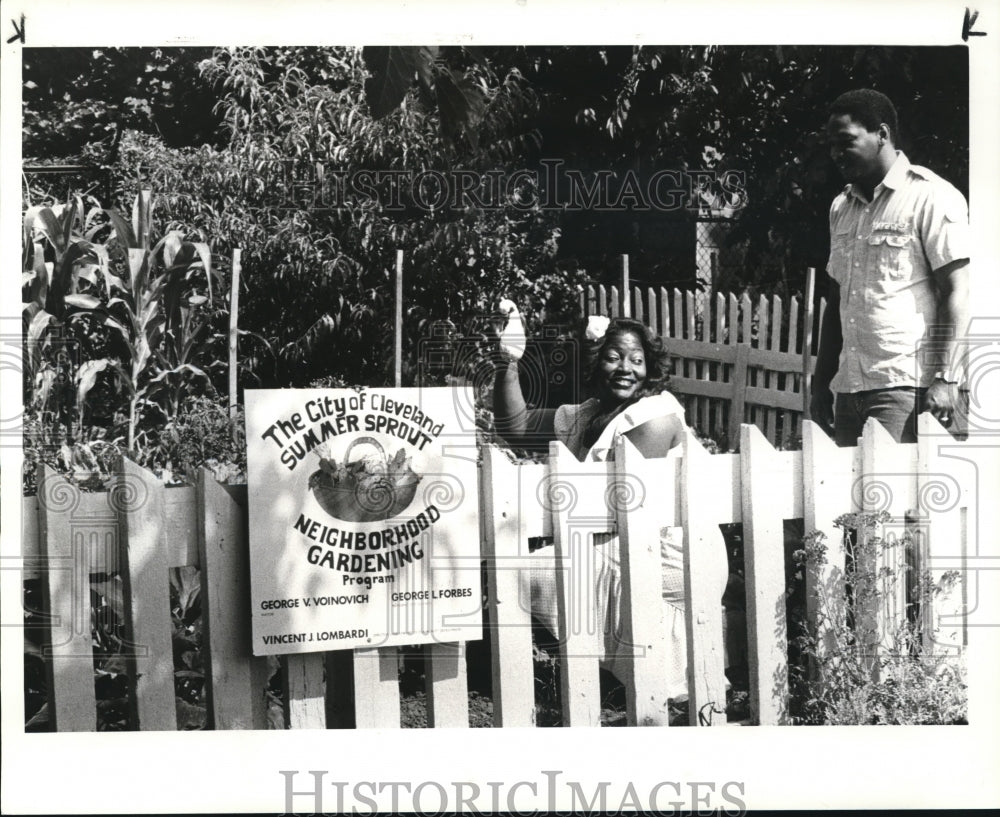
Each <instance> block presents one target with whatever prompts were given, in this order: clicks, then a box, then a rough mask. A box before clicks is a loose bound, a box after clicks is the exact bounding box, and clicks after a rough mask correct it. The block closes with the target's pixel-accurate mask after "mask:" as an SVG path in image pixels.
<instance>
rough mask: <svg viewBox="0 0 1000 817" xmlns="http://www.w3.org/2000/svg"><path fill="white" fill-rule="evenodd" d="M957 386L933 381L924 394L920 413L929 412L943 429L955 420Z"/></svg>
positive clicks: (957, 404) (957, 403)
mask: <svg viewBox="0 0 1000 817" xmlns="http://www.w3.org/2000/svg"><path fill="white" fill-rule="evenodd" d="M958 406H959V402H958V384H957V383H946V382H945V381H943V380H935V381H934V382H933V383H931V385H930V386H929V387H928V388H927V391H926V392H924V404H923V406H922V407H921V410H922V411H929V412H930V413H931V414H933V415H934V417H935V418H936V419H937V421H938V422H939V423H941V425H943V426H944V427H945V428H947V427H948V426H950V425H951V424H952V423H953V422H954V420H955V412H956V411H957V410H958Z"/></svg>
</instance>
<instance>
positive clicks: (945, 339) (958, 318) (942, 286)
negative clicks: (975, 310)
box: [923, 258, 969, 425]
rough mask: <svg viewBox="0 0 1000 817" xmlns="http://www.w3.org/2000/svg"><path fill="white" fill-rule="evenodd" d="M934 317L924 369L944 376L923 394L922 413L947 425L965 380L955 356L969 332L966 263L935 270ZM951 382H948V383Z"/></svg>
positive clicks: (967, 270) (955, 407)
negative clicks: (935, 306)
mask: <svg viewBox="0 0 1000 817" xmlns="http://www.w3.org/2000/svg"><path fill="white" fill-rule="evenodd" d="M933 275H934V286H935V289H936V291H937V315H936V319H935V322H934V326H933V327H932V330H931V332H930V333H929V346H930V348H929V349H928V354H927V355H925V357H924V360H925V368H929V367H933V369H934V371H935V372H943V373H946V375H947V376H946V378H945V379H935V380H934V382H933V383H931V385H930V387H929V388H928V389H927V391H926V392H925V394H924V404H923V410H924V411H929V412H930V413H931V414H933V415H934V416H935V417H936V418H937V419H938V420H939V421H941V423H942V424H944V425H949V424H950V423H951V421H952V418H953V417H954V412H955V410H956V409H957V408H958V405H959V404H958V384H959V383H963V382H964V380H965V377H964V374H965V363H966V362H965V361H964V360H960V359H959V357H960V355H957V354H956V352H957V351H958V348H959V343H960V341H961V339H962V338H964V337H965V335H966V333H967V332H968V328H969V259H968V258H961V259H959V260H957V261H952V262H951V263H950V264H946V265H945V266H943V267H941V268H940V269H936V270H934V273H933ZM949 381H950V382H949Z"/></svg>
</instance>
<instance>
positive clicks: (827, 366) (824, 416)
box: [809, 280, 844, 435]
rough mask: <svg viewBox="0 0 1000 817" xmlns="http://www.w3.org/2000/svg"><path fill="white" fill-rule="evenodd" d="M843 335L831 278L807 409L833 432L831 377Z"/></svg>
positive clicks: (837, 293)
mask: <svg viewBox="0 0 1000 817" xmlns="http://www.w3.org/2000/svg"><path fill="white" fill-rule="evenodd" d="M843 345H844V337H843V334H842V333H841V328H840V285H839V284H837V282H836V281H833V280H831V281H830V289H829V292H828V294H827V299H826V311H825V312H824V313H823V325H822V326H821V327H820V330H819V350H818V351H817V353H816V371H815V372H814V373H813V379H812V395H811V398H810V401H809V411H810V413H811V414H812V419H813V422H815V423H818V424H819V426H820V428H822V429H823V430H824V431H825V432H826V433H827V434H830V435H832V434H833V392H831V391H830V381H832V380H833V376H834V375H835V374H836V373H837V367H838V365H839V361H840V349H841V347H842V346H843Z"/></svg>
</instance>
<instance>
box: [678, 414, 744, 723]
mask: <svg viewBox="0 0 1000 817" xmlns="http://www.w3.org/2000/svg"><path fill="white" fill-rule="evenodd" d="M683 455H684V456H683V460H682V464H681V511H682V513H681V524H682V525H683V527H684V595H685V597H686V598H687V615H686V616H685V627H686V629H687V651H688V655H687V661H688V694H689V702H688V713H689V720H690V722H691V724H692V725H699V724H701V725H705V726H725V725H726V715H725V710H726V688H725V674H724V667H723V664H724V659H723V653H724V651H723V646H722V604H721V600H720V599H719V598H718V597H717V595H716V594H715V592H714V590H712V589H710V588H707V587H705V586H704V584H702V583H701V582H698V581H697V579H696V577H698V576H705V575H711V572H712V570H713V569H714V565H715V561H714V560H713V559H712V558H711V556H710V552H711V549H712V548H720V547H722V546H723V545H722V533H721V532H720V530H719V522H720V520H718V518H717V514H716V513H715V511H716V507H715V505H714V503H709V502H706V501H705V497H709V496H715V497H718V496H725V495H726V494H727V493H728V494H730V495H731V494H733V493H736V494H739V484H738V483H736V484H733V480H732V477H733V472H732V470H731V467H730V468H729V469H725V468H724V467H719V466H725V465H729V463H725V462H723V461H722V459H720V458H717V457H712V455H711V454H709V453H708V452H707V451H706V450H705V449H704V447H703V446H702V445H701V443H700V442H698V439H697V438H696V437H695V436H694V434H693V433H692V432H691V431H690V430H688V431H686V432H685V434H684V441H683ZM723 459H725V460H728V459H729V458H728V457H725V456H723ZM713 460H715V461H716V462H718V465H717V464H716V462H713Z"/></svg>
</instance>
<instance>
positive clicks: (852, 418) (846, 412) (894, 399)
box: [833, 386, 968, 448]
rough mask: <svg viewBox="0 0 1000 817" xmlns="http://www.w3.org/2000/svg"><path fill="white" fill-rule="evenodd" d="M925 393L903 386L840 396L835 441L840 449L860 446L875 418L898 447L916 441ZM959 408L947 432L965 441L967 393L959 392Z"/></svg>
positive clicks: (835, 412)
mask: <svg viewBox="0 0 1000 817" xmlns="http://www.w3.org/2000/svg"><path fill="white" fill-rule="evenodd" d="M926 391H927V390H926V389H918V388H913V387H910V386H900V387H897V388H892V389H873V390H871V391H859V392H853V393H850V394H838V395H837V400H836V403H835V405H834V423H833V426H834V429H833V430H834V439H835V440H836V443H837V445H838V446H840V447H841V448H843V447H846V446H852V445H857V444H858V437H860V436H861V432H862V429H863V428H864V425H865V421H866V420H867V419H868V418H869V417H874V418H875V419H876V420H878V421H879V422H880V423H882V426H883V427H884V428H885V430H886V431H888V432H889V436H890V437H892V439H894V440H895V441H896V442H898V443H914V442H916V441H917V415H918V414H920V411H921V406H922V405H923V402H924V392H926ZM959 395H960V398H959V402H960V405H959V407H958V410H957V411H956V412H955V417H954V418H953V420H952V422H951V424H950V425H949V426H948V430H949V431H950V432H951V433H952V435H953V436H955V437H957V438H958V439H964V438H965V435H966V432H967V423H968V413H967V412H968V392H965V391H961V392H959Z"/></svg>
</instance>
